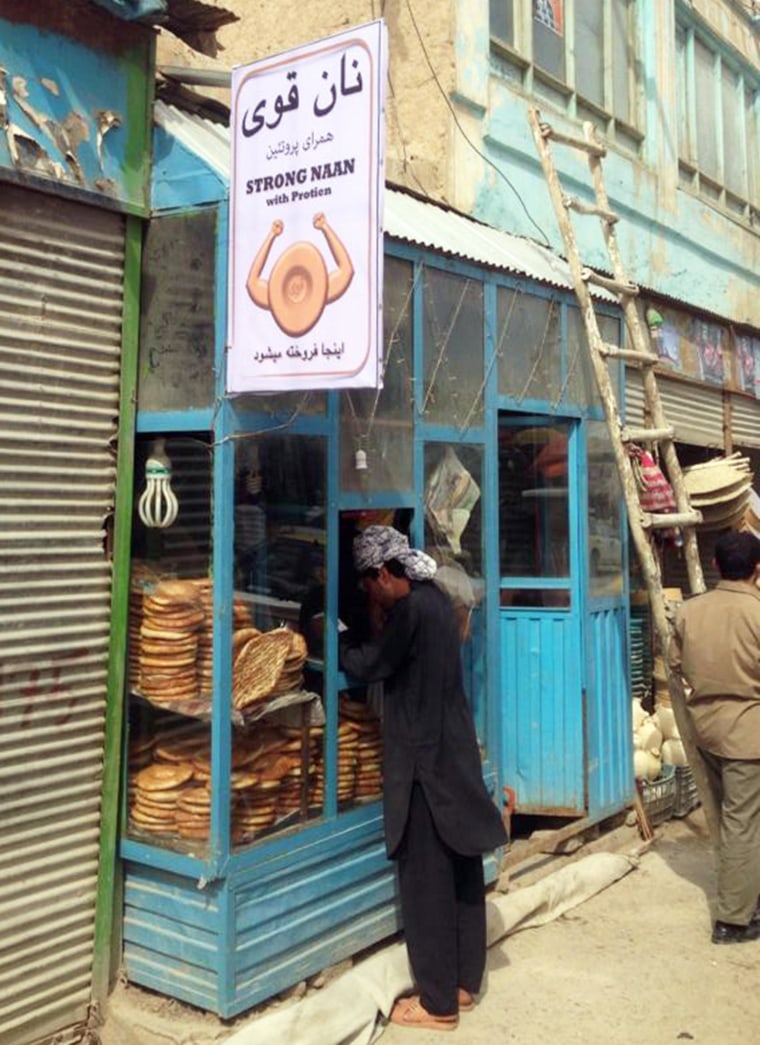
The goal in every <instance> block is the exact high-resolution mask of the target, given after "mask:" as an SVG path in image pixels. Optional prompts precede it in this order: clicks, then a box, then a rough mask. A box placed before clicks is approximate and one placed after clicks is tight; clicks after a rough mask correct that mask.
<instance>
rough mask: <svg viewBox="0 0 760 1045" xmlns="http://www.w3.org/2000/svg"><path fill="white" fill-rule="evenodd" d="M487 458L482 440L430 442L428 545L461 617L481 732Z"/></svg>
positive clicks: (466, 670) (467, 679)
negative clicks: (484, 502) (471, 443)
mask: <svg viewBox="0 0 760 1045" xmlns="http://www.w3.org/2000/svg"><path fill="white" fill-rule="evenodd" d="M483 458H484V448H483V447H482V446H477V445H468V444H461V443H457V444H456V445H452V444H451V443H427V444H426V446H425V551H426V552H427V553H428V554H429V555H431V556H432V557H433V558H434V559H435V560H436V562H437V563H438V571H437V573H436V583H437V584H438V585H439V587H440V588H441V589H442V590H443V591H445V592H446V594H447V595H448V596H449V598H450V599H451V602H452V605H453V607H454V612H455V614H456V616H457V619H458V622H459V636H460V639H461V641H462V669H463V678H464V685H465V691H466V693H467V696H468V698H469V701H470V704H471V706H472V710H473V713H474V715H475V721H476V726H477V729H478V734H479V736H481V737H483V736H484V735H485V720H484V715H485V707H484V705H483V697H484V694H485V685H484V670H485V659H486V658H485V637H486V621H485V614H486V601H485V576H484V565H483V564H484V557H485V551H484V547H483V541H484V533H483V511H484V508H483V497H482V489H483Z"/></svg>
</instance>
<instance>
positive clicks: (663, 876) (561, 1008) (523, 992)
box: [103, 811, 760, 1045]
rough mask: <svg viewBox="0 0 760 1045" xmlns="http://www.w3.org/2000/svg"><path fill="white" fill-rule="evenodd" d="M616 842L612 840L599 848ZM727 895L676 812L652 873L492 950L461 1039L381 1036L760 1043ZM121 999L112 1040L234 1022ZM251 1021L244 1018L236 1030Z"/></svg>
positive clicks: (559, 1043)
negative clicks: (726, 920) (718, 927)
mask: <svg viewBox="0 0 760 1045" xmlns="http://www.w3.org/2000/svg"><path fill="white" fill-rule="evenodd" d="M616 835H617V836H618V842H617V845H616V848H618V849H619V850H622V851H624V852H625V851H629V850H632V849H633V848H634V847H635V846H636V845H637V844H639V840H638V837H637V835H636V832H635V830H634V829H633V828H631V829H630V833H629V835H627V836H626V834H625V829H623V830H622V836H623V837H622V842H621V839H620V836H621V831H618V832H616ZM603 847H604V840H603V839H602V840H601V842H598V843H596V844H595V848H603ZM586 848H588V847H584V850H585V849H586ZM584 850H581V852H580V854H578V855H582V853H583V852H584ZM555 862H556V861H555ZM514 887H515V888H519V887H520V878H519V876H518V877H517V878H516V879H515V882H514ZM714 893H715V876H714V872H713V863H712V853H711V850H710V847H709V845H708V842H707V834H706V830H705V827H704V822H703V819H702V816H701V813H700V812H699V811H696V812H695V813H692V814H691V816H689V817H687V818H686V819H684V820H671V821H669V822H668V823H667V824H665V825H663V826H662V827H661V828H658V831H657V840H656V843H655V845H654V847H653V848H652V849H651V850H650V851H648V852H646V853H645V854H644V855H643V856H642V857H641V860H640V863H639V866H638V868H637V869H635V870H633V871H631V872H630V873H629V874H627V875H625V877H623V878H622V879H621V880H620V881H618V882H617V883H616V884H615V885H613V886H611V887H609V888H607V889H605V890H604V891H603V892H601V893H599V894H597V895H596V896H595V897H593V898H592V899H591V900H589V901H587V902H586V903H584V904H581V905H580V906H578V907H575V908H574V909H573V910H571V911H570V912H569V913H568V914H566V915H564V916H562V917H560V918H559V919H557V920H556V921H553V922H551V923H549V924H548V925H545V926H542V927H541V928H537V929H526V930H523V931H521V932H516V933H513V934H510V935H509V936H507V937H506V938H505V939H503V940H502V941H501V942H500V943H498V944H496V945H495V946H494V947H492V948H491V949H490V951H489V956H488V973H487V982H486V986H485V991H484V993H483V995H482V997H481V999H480V1001H479V1004H478V1005H477V1007H476V1009H475V1010H474V1011H473V1012H471V1013H467V1014H465V1015H463V1016H462V1018H461V1022H460V1025H459V1027H458V1029H457V1030H456V1031H455V1032H454V1033H449V1034H445V1035H444V1034H441V1033H435V1032H426V1031H416V1030H406V1029H402V1028H398V1027H395V1026H392V1025H389V1026H388V1027H386V1029H385V1030H384V1032H383V1034H382V1036H381V1037H380V1039H379V1041H380V1043H381V1045H432V1043H433V1042H438V1043H440V1042H442V1041H450V1042H451V1043H452V1045H456V1043H457V1042H459V1043H462V1045H494V1043H499V1045H507V1043H512V1042H513V1043H515V1045H518V1043H519V1045H546V1042H552V1043H555V1045H571V1043H574V1042H583V1043H584V1045H669V1043H671V1042H678V1041H692V1042H695V1043H698V1045H749V1043H751V1042H754V1041H756V1040H758V1038H760V990H759V989H758V976H759V974H760V941H758V942H756V943H749V944H740V945H734V946H722V947H719V946H715V945H714V944H712V943H711V942H710V925H711V906H712V904H713V902H714ZM114 1001H115V1006H114V1009H115V1016H116V1017H117V1018H115V1019H113V1020H111V1021H109V1023H107V1025H106V1028H105V1033H104V1035H103V1043H104V1045H127V1043H128V1045H153V1042H155V1043H156V1045H159V1043H163V1045H165V1043H166V1042H172V1041H174V1042H177V1043H182V1045H190V1043H192V1045H212V1043H218V1042H222V1041H224V1038H225V1037H226V1036H227V1035H228V1034H229V1033H231V1031H232V1029H233V1027H232V1026H227V1027H225V1026H224V1025H222V1024H221V1023H220V1022H219V1021H217V1020H215V1019H214V1018H213V1017H210V1016H208V1015H207V1014H206V1015H203V1014H200V1013H196V1012H195V1011H194V1010H192V1009H189V1008H187V1007H186V1006H180V1005H179V1004H178V1003H176V1002H167V1000H166V999H159V998H158V997H156V996H154V995H151V994H150V993H148V992H143V991H139V990H137V989H135V988H128V989H126V990H124V989H122V990H120V991H119V992H117V996H115V999H114ZM130 1013H131V1015H130ZM250 1019H251V1017H250V1016H248V1017H243V1018H241V1019H240V1020H237V1021H235V1024H234V1027H235V1029H237V1028H239V1027H241V1026H243V1025H245V1024H246V1023H247V1022H249V1021H250ZM130 1025H131V1026H130ZM152 1031H154V1032H155V1033H152ZM272 1045H280V1043H278V1042H272ZM288 1045H298V1043H297V1042H290V1043H288ZM326 1045H333V1043H326Z"/></svg>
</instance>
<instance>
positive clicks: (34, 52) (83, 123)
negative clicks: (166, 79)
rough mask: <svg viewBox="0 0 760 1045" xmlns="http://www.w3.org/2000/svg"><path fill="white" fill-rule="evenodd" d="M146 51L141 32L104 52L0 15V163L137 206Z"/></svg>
mask: <svg viewBox="0 0 760 1045" xmlns="http://www.w3.org/2000/svg"><path fill="white" fill-rule="evenodd" d="M4 10H5V9H4V8H3V12H4ZM98 17H102V16H98ZM151 53H152V52H151V49H150V46H149V38H148V37H147V36H145V37H144V41H143V43H142V45H140V44H139V43H138V44H137V45H136V46H135V47H134V48H133V49H132V50H129V51H127V52H125V53H124V54H123V55H118V56H114V55H113V54H110V53H108V51H107V50H106V49H105V48H104V49H100V48H97V49H91V48H88V47H87V46H86V45H84V44H83V43H82V42H81V41H79V40H75V39H71V38H70V37H68V36H63V35H62V36H57V35H55V34H54V33H51V32H49V31H46V30H45V28H44V22H43V23H41V24H40V25H29V24H23V23H19V22H15V21H6V20H4V19H2V18H0V167H2V168H6V169H7V171H8V176H9V177H10V178H11V179H12V180H14V181H16V182H26V183H29V182H30V179H35V180H37V179H44V181H46V182H50V183H52V184H54V185H57V186H63V187H65V188H66V189H67V190H73V191H75V192H84V193H92V194H96V195H97V196H98V197H99V198H100V199H104V198H105V199H108V200H109V201H110V205H111V206H116V205H130V206H132V207H135V208H138V209H140V210H142V209H144V208H145V205H146V197H147V183H148V175H147V171H148V161H149V151H148V149H147V123H146V113H147V111H148V96H149V92H150V91H151V90H152V84H151V76H150V70H151V66H150V55H151ZM143 143H146V147H143Z"/></svg>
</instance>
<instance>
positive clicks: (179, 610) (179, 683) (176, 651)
mask: <svg viewBox="0 0 760 1045" xmlns="http://www.w3.org/2000/svg"><path fill="white" fill-rule="evenodd" d="M204 617H205V614H204V612H203V607H202V606H201V603H200V597H199V593H198V587H197V584H196V583H195V582H194V581H189V580H185V581H180V580H171V581H161V582H160V583H159V584H157V585H156V586H155V588H154V589H153V590H152V591H151V592H146V593H145V595H144V597H143V618H142V625H141V627H140V652H139V665H140V671H139V679H138V683H139V688H140V692H141V693H142V694H143V696H144V697H146V698H147V699H148V700H150V701H151V702H152V703H154V704H159V705H164V706H169V707H171V706H172V705H173V704H177V703H183V702H185V701H193V700H197V699H198V696H199V693H198V673H197V669H196V659H197V656H198V632H199V630H200V627H201V625H202V624H203V621H204Z"/></svg>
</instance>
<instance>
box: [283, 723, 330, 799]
mask: <svg viewBox="0 0 760 1045" xmlns="http://www.w3.org/2000/svg"><path fill="white" fill-rule="evenodd" d="M282 732H283V733H284V735H285V736H286V737H287V738H288V743H287V744H286V746H285V747H283V749H282V754H283V755H284V756H287V757H289V759H290V766H289V767H288V770H287V772H286V773H285V775H284V776H283V778H282V781H281V782H280V787H279V790H278V792H277V816H278V817H285V816H290V814H291V813H297V812H298V811H299V810H300V809H301V807H302V800H303V801H304V802H305V804H306V805H307V806H308V805H309V804H312V803H311V802H310V791H311V788H312V786H313V784H314V782H315V779H316V771H317V765H318V763H319V761H320V759H321V756H322V737H321V730H318V729H310V730H309V734H308V738H307V752H306V758H305V759H303V758H302V754H303V738H302V736H301V730H300V729H298V728H291V727H282ZM304 779H305V785H304Z"/></svg>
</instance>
